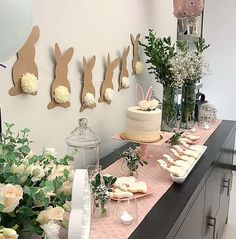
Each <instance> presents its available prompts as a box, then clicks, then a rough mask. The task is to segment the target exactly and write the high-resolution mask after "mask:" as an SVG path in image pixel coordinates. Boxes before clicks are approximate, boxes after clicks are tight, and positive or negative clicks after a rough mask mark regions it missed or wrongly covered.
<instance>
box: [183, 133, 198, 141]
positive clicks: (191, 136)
mask: <svg viewBox="0 0 236 239" xmlns="http://www.w3.org/2000/svg"><path fill="white" fill-rule="evenodd" d="M184 137H185V138H188V139H190V140H192V141H196V140H198V139H200V136H199V135H194V134H185V135H184Z"/></svg>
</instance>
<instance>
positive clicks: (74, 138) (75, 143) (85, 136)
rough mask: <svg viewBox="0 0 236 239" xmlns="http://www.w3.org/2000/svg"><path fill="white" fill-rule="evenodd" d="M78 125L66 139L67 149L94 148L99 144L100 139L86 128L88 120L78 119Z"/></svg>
mask: <svg viewBox="0 0 236 239" xmlns="http://www.w3.org/2000/svg"><path fill="white" fill-rule="evenodd" d="M78 122H79V125H78V126H77V127H76V128H75V129H74V130H73V131H72V132H71V133H70V135H69V136H68V137H67V139H66V143H67V145H68V146H69V147H79V148H94V147H97V146H98V145H99V144H100V138H99V137H97V136H96V135H95V133H94V132H93V131H92V130H91V129H90V128H89V127H88V120H87V119H86V118H80V119H79V120H78Z"/></svg>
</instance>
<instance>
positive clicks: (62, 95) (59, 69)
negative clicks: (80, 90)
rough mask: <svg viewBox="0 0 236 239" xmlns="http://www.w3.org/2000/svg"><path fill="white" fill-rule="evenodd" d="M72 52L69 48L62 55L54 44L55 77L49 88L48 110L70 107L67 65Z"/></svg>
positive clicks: (72, 49)
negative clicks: (49, 100) (57, 107)
mask: <svg viewBox="0 0 236 239" xmlns="http://www.w3.org/2000/svg"><path fill="white" fill-rule="evenodd" d="M73 52H74V48H72V47H71V48H69V49H68V50H67V51H66V52H65V53H64V54H63V55H62V54H61V51H60V48H59V46H58V44H57V43H56V44H55V57H56V70H55V75H56V76H55V79H54V80H53V83H52V86H51V102H50V103H49V104H48V109H52V108H54V107H56V106H61V107H63V108H68V107H70V101H69V96H70V94H71V88H70V82H69V80H68V79H67V74H68V63H69V62H70V60H71V58H72V56H73ZM59 88H60V89H59Z"/></svg>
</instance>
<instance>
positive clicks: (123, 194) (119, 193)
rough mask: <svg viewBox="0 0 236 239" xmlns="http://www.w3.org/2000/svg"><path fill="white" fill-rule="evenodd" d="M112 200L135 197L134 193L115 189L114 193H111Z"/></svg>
mask: <svg viewBox="0 0 236 239" xmlns="http://www.w3.org/2000/svg"><path fill="white" fill-rule="evenodd" d="M110 195H111V197H112V198H120V199H121V198H131V197H133V193H132V192H125V191H122V190H120V189H119V188H115V189H114V191H113V192H111V193H110Z"/></svg>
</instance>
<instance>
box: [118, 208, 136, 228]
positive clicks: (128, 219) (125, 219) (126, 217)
mask: <svg viewBox="0 0 236 239" xmlns="http://www.w3.org/2000/svg"><path fill="white" fill-rule="evenodd" d="M120 220H121V223H123V224H125V225H130V224H132V223H133V220H134V218H133V216H132V215H130V214H129V213H128V212H127V211H124V212H123V214H122V215H121V217H120Z"/></svg>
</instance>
